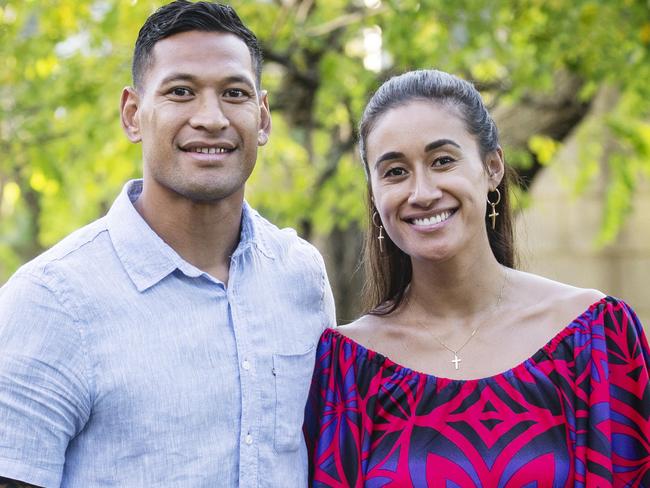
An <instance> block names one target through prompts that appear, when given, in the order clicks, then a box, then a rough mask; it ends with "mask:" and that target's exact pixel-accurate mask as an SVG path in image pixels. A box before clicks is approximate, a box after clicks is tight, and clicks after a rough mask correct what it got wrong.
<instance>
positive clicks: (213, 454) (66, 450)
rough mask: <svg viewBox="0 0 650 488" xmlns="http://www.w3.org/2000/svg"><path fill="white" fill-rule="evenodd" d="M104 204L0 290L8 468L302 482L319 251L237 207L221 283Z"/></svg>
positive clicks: (0, 408)
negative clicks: (237, 232) (235, 239)
mask: <svg viewBox="0 0 650 488" xmlns="http://www.w3.org/2000/svg"><path fill="white" fill-rule="evenodd" d="M141 190H142V183H141V181H139V180H138V181H133V182H130V183H128V184H127V185H126V186H125V188H124V190H123V192H122V193H121V195H120V196H119V197H118V199H117V200H116V201H115V203H114V204H113V206H112V207H111V209H110V211H109V212H108V214H107V215H106V216H105V217H103V218H101V219H99V220H97V221H95V222H94V223H92V224H90V225H88V226H86V227H84V228H82V229H80V230H78V231H76V232H75V233H73V234H71V235H70V236H68V237H67V238H66V239H64V240H63V241H61V242H60V243H59V244H57V245H56V246H54V247H53V248H52V249H50V250H49V251H47V252H46V253H44V254H43V255H41V256H39V257H38V258H36V259H35V260H34V261H32V262H30V263H28V264H27V265H25V266H23V267H22V268H21V269H20V270H19V271H18V272H17V273H16V274H15V275H14V276H13V277H12V279H11V280H10V281H9V282H8V283H7V284H6V285H5V286H4V287H3V288H2V289H0V476H4V477H8V478H14V479H18V480H22V481H26V482H28V483H31V484H35V485H40V486H45V487H54V486H57V487H58V486H64V487H78V488H92V487H99V486H105V487H120V488H128V487H147V488H151V487H165V488H173V487H179V488H180V487H183V488H188V487H235V486H241V487H299V486H306V484H307V481H306V480H307V475H306V472H307V454H306V449H305V445H304V441H303V437H302V432H301V426H302V420H303V411H304V410H303V409H304V404H305V401H306V397H307V393H308V389H309V384H310V380H311V374H312V368H313V365H314V360H315V358H314V354H315V345H316V342H317V341H318V338H319V336H320V334H321V332H322V331H323V329H324V328H325V327H328V326H332V325H334V320H335V319H334V310H333V300H332V295H331V290H330V288H329V284H328V281H327V276H326V273H325V268H324V265H323V261H322V258H321V256H320V255H319V254H318V252H317V251H316V250H315V248H313V247H312V246H311V245H310V244H308V243H307V242H305V241H303V240H301V239H299V238H298V237H297V236H296V235H295V233H294V232H293V231H291V230H278V229H277V228H276V227H275V226H273V225H271V224H269V223H268V222H267V221H266V220H264V219H263V218H262V217H260V216H259V215H258V214H257V213H256V212H255V211H254V210H252V209H251V208H250V207H248V205H246V204H244V210H243V215H242V226H241V236H240V242H239V245H238V246H237V248H236V250H235V252H234V253H233V255H232V258H231V262H230V273H229V280H228V286H227V287H226V286H224V284H223V283H221V282H220V281H218V280H216V279H214V278H212V277H211V276H209V275H207V274H205V273H203V272H201V271H200V270H199V269H197V268H195V267H194V266H192V265H191V264H189V263H187V262H186V261H184V260H183V259H182V258H181V257H180V256H179V255H178V254H177V253H176V252H175V251H174V250H173V249H172V248H170V247H169V246H168V245H167V244H165V242H163V241H162V240H161V239H160V237H158V235H157V234H155V233H154V232H153V231H152V230H151V228H150V227H149V226H148V225H147V224H146V222H145V221H144V220H143V219H142V218H141V217H140V215H139V214H138V213H137V211H136V210H135V208H134V207H133V204H132V202H133V201H135V199H136V198H137V196H138V195H139V194H140V192H141Z"/></svg>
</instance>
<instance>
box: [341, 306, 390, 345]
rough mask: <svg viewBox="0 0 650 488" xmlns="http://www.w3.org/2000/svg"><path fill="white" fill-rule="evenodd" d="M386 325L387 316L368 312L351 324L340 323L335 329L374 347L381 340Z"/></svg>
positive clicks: (349, 337) (362, 343)
mask: <svg viewBox="0 0 650 488" xmlns="http://www.w3.org/2000/svg"><path fill="white" fill-rule="evenodd" d="M385 326H386V318H385V317H383V316H381V315H371V314H366V315H362V316H361V317H359V318H358V319H357V320H355V321H354V322H350V323H349V324H345V325H339V326H338V327H337V328H336V329H335V330H336V331H337V332H339V333H340V334H341V335H342V336H345V337H347V338H348V339H351V340H353V341H354V342H356V343H358V344H361V345H362V346H364V347H366V348H368V349H374V346H376V344H377V343H378V342H380V341H378V339H379V337H380V336H381V335H382V333H383V331H384V329H385Z"/></svg>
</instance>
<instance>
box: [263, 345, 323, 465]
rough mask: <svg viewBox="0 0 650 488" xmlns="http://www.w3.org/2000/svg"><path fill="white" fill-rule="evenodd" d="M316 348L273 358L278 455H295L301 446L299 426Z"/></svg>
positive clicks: (274, 434)
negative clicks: (283, 453) (292, 452)
mask: <svg viewBox="0 0 650 488" xmlns="http://www.w3.org/2000/svg"><path fill="white" fill-rule="evenodd" d="M315 351H316V348H315V347H314V346H312V347H311V348H309V350H307V351H305V352H303V353H300V354H274V355H273V376H274V378H275V428H274V433H273V444H274V446H275V450H276V451H278V452H286V451H294V450H296V449H298V448H299V447H300V444H301V442H302V423H303V419H304V413H305V403H306V402H307V394H308V393H309V385H310V383H311V377H312V373H313V370H314V360H315V358H314V354H315Z"/></svg>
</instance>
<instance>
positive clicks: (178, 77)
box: [160, 73, 196, 85]
mask: <svg viewBox="0 0 650 488" xmlns="http://www.w3.org/2000/svg"><path fill="white" fill-rule="evenodd" d="M173 81H191V82H195V81H196V76H194V75H190V74H188V73H172V74H170V75H167V76H165V77H164V78H163V79H162V81H161V82H160V84H161V85H166V84H167V83H171V82H173Z"/></svg>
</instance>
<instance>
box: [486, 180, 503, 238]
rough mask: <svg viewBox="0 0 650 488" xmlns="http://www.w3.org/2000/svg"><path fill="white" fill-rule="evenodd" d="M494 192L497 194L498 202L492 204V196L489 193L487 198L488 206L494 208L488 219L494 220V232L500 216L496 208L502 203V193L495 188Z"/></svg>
mask: <svg viewBox="0 0 650 488" xmlns="http://www.w3.org/2000/svg"><path fill="white" fill-rule="evenodd" d="M494 191H495V192H497V201H496V202H491V201H490V194H489V193H488V196H487V198H486V200H487V202H488V204H489V205H491V206H492V212H491V213H490V214H489V215H488V217H490V218H491V219H492V230H494V227H495V226H496V223H497V216H498V215H499V212H497V210H496V206H497V205H498V204H499V202H500V201H501V192H500V191H499V189H498V188H495V189H494Z"/></svg>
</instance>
